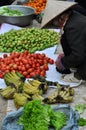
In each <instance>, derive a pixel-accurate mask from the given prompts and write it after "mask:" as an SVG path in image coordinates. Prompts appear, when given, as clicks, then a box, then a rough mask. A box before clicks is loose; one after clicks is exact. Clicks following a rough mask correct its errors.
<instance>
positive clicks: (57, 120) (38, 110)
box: [18, 100, 67, 130]
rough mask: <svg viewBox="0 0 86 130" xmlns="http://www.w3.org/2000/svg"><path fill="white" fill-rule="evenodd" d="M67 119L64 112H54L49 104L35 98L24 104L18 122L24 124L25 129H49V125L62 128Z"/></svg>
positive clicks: (58, 129) (56, 128)
mask: <svg viewBox="0 0 86 130" xmlns="http://www.w3.org/2000/svg"><path fill="white" fill-rule="evenodd" d="M66 120H67V117H66V115H65V114H64V113H62V112H54V110H52V109H51V107H50V106H49V105H43V104H42V103H41V101H40V100H33V101H30V102H28V103H27V104H26V105H25V106H24V109H23V113H22V115H21V116H20V118H19V120H18V123H19V124H22V125H23V126H24V130H48V128H49V127H53V128H54V129H55V130H61V128H62V127H63V126H65V125H66Z"/></svg>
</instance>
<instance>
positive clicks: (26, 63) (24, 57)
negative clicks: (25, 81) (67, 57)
mask: <svg viewBox="0 0 86 130" xmlns="http://www.w3.org/2000/svg"><path fill="white" fill-rule="evenodd" d="M48 64H54V60H53V59H51V58H49V57H47V56H46V54H44V53H42V54H40V53H29V52H28V51H27V50H25V51H24V52H23V53H20V52H12V53H10V54H9V55H7V54H3V58H0V78H3V77H4V75H5V73H7V72H11V71H17V72H19V73H20V74H22V75H23V76H25V77H26V78H31V77H33V76H35V75H37V74H38V75H40V76H45V75H46V71H47V70H48V69H49V68H48Z"/></svg>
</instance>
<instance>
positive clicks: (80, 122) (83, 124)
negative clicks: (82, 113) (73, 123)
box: [78, 118, 86, 126]
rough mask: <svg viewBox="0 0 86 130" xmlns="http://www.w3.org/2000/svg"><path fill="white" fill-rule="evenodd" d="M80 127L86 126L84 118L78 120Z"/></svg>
mask: <svg viewBox="0 0 86 130" xmlns="http://www.w3.org/2000/svg"><path fill="white" fill-rule="evenodd" d="M78 125H79V126H86V119H84V118H79V120H78Z"/></svg>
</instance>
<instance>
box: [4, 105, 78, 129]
mask: <svg viewBox="0 0 86 130" xmlns="http://www.w3.org/2000/svg"><path fill="white" fill-rule="evenodd" d="M51 107H52V109H53V110H54V111H60V112H63V113H65V114H66V116H67V125H66V126H64V127H63V128H62V130H79V128H78V123H77V120H78V119H79V114H78V113H77V112H75V111H74V110H73V109H72V108H71V107H70V106H69V105H66V104H61V105H53V106H51ZM22 111H23V108H20V109H19V110H17V111H14V112H10V113H9V114H8V115H6V117H5V118H4V119H3V121H2V130H23V126H22V125H18V123H17V121H18V119H19V117H20V115H21V114H22ZM49 130H53V129H49Z"/></svg>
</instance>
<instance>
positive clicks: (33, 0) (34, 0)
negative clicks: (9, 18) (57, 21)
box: [23, 0, 47, 14]
mask: <svg viewBox="0 0 86 130" xmlns="http://www.w3.org/2000/svg"><path fill="white" fill-rule="evenodd" d="M46 2H47V0H29V1H28V2H26V3H24V4H23V5H25V6H31V7H33V8H34V9H35V10H36V14H39V13H41V11H43V10H44V8H45V6H46Z"/></svg>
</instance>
